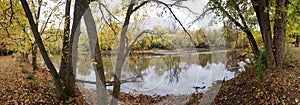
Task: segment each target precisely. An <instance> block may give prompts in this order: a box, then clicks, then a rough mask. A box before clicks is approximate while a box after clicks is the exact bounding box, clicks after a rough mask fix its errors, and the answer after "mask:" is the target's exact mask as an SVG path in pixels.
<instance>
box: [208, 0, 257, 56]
mask: <svg viewBox="0 0 300 105" xmlns="http://www.w3.org/2000/svg"><path fill="white" fill-rule="evenodd" d="M248 4H249V3H248V1H247V0H226V1H220V0H210V1H209V2H208V4H207V8H206V10H205V12H204V13H203V14H205V13H206V12H209V11H213V12H214V13H215V14H216V15H217V16H218V17H222V18H223V19H224V18H228V19H229V20H230V21H231V22H232V23H234V24H235V25H236V26H238V27H239V28H240V29H241V30H242V31H244V32H245V33H246V36H247V38H248V40H249V41H250V44H251V48H252V50H253V52H254V54H255V55H257V54H258V46H257V43H256V40H255V38H254V36H253V34H252V32H251V24H252V22H253V21H252V20H253V17H252V16H251V15H252V14H253V13H252V12H249V11H251V8H250V7H251V6H250V5H248ZM252 28H253V27H252Z"/></svg>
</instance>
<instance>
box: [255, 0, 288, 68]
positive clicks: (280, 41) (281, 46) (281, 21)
mask: <svg viewBox="0 0 300 105" xmlns="http://www.w3.org/2000/svg"><path fill="white" fill-rule="evenodd" d="M251 3H252V6H253V8H254V10H255V13H256V17H257V20H258V23H259V27H260V31H261V34H262V37H263V42H264V47H265V49H266V59H267V68H275V67H282V66H283V62H284V57H285V36H286V20H287V9H288V1H287V0H276V2H275V20H274V21H275V23H274V42H273V40H272V32H271V31H272V30H271V21H270V9H269V8H270V1H269V0H251ZM273 43H274V48H275V52H273V49H272V45H273Z"/></svg>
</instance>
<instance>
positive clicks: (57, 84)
mask: <svg viewBox="0 0 300 105" xmlns="http://www.w3.org/2000/svg"><path fill="white" fill-rule="evenodd" d="M21 3H22V6H23V9H24V11H25V13H26V16H27V18H28V21H29V24H30V26H31V30H32V32H33V35H34V38H35V42H36V44H37V45H38V47H39V49H40V52H41V54H42V57H43V59H44V61H45V63H46V65H47V67H48V69H49V70H50V73H51V75H52V77H53V80H54V85H55V88H56V94H57V97H59V98H61V99H67V98H68V95H67V94H66V93H65V91H64V90H63V84H62V82H61V80H60V77H59V75H58V73H57V71H56V69H55V67H54V65H53V63H52V62H51V60H50V58H49V56H48V53H47V51H46V49H45V46H44V44H43V41H42V39H41V36H40V34H39V32H38V27H37V25H36V22H35V21H34V19H33V16H32V13H31V11H30V9H29V6H28V3H27V1H26V0H21Z"/></svg>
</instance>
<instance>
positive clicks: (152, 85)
mask: <svg viewBox="0 0 300 105" xmlns="http://www.w3.org/2000/svg"><path fill="white" fill-rule="evenodd" d="M180 66H181V67H182V70H181V72H179V74H178V76H179V80H178V82H176V80H174V81H173V82H172V83H170V82H169V79H170V71H169V70H168V71H166V72H164V74H163V75H158V74H156V73H155V66H150V67H148V68H147V69H146V70H144V71H143V72H142V73H143V74H145V75H143V78H144V79H143V80H142V81H141V82H135V83H124V84H122V85H121V90H122V91H124V92H127V93H133V94H138V93H144V94H152V95H153V94H160V95H166V94H190V93H193V92H195V89H193V88H192V87H193V86H199V87H202V86H206V87H210V86H212V83H213V82H214V81H216V80H222V79H223V77H226V79H230V78H233V76H234V72H229V71H225V65H224V64H222V63H208V64H207V65H206V66H205V67H202V66H200V65H198V64H191V65H187V64H186V63H181V64H180ZM171 71H172V70H171ZM125 73H126V72H125ZM126 74H129V75H130V73H126ZM125 76H126V75H125ZM77 78H80V79H84V80H90V81H95V72H94V71H92V72H91V74H90V75H89V76H82V75H77ZM84 85H85V86H86V87H87V88H92V89H95V88H96V86H95V85H93V84H84ZM108 89H112V87H111V86H110V87H108ZM207 89H208V88H205V89H203V90H202V91H205V90H207ZM200 91H201V90H200Z"/></svg>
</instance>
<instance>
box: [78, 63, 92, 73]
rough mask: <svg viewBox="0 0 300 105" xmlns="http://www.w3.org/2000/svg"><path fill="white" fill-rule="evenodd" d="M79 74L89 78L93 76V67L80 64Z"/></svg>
mask: <svg viewBox="0 0 300 105" xmlns="http://www.w3.org/2000/svg"><path fill="white" fill-rule="evenodd" d="M78 73H79V75H83V76H88V75H90V74H91V65H87V64H84V63H81V62H79V65H78Z"/></svg>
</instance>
